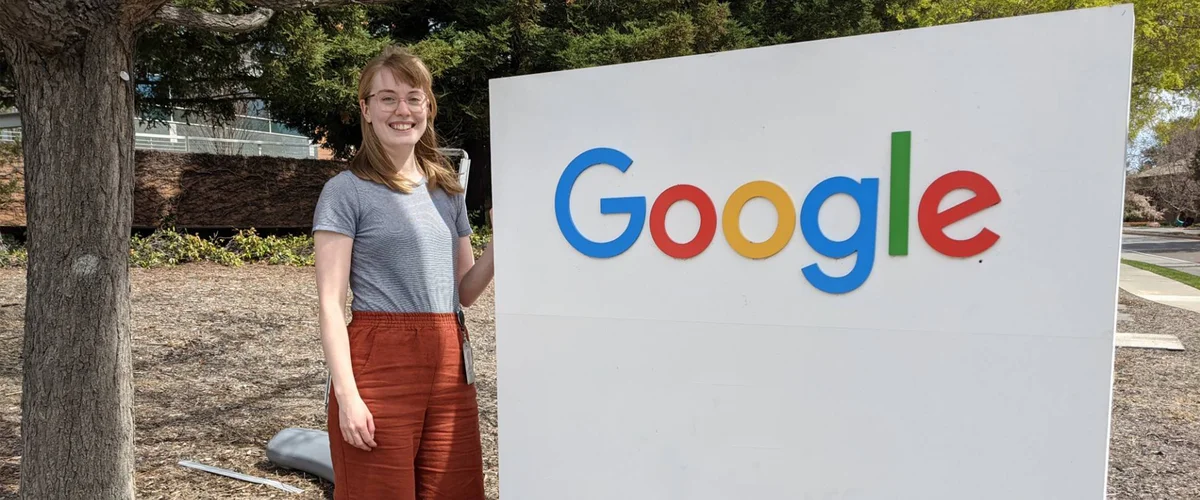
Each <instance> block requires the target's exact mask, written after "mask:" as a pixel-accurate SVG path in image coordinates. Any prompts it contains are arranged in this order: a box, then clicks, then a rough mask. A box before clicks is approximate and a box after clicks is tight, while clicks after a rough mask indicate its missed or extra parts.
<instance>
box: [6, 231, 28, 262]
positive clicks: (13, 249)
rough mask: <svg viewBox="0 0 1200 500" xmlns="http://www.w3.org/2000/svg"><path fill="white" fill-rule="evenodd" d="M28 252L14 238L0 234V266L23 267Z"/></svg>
mask: <svg viewBox="0 0 1200 500" xmlns="http://www.w3.org/2000/svg"><path fill="white" fill-rule="evenodd" d="M28 260H29V253H28V252H27V251H26V250H25V247H23V246H21V244H20V243H19V242H17V240H16V239H14V238H12V237H11V236H8V235H6V234H0V267H24V266H25V263H26V262H28Z"/></svg>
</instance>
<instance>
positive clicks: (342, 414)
mask: <svg viewBox="0 0 1200 500" xmlns="http://www.w3.org/2000/svg"><path fill="white" fill-rule="evenodd" d="M347 399H348V401H346V404H342V402H341V401H338V423H339V424H340V426H341V428H342V439H344V440H346V442H347V443H350V445H351V446H354V447H355V448H359V449H361V450H364V451H371V449H372V448H374V447H375V446H376V445H375V420H374V419H373V418H372V417H371V410H370V409H368V408H367V404H366V403H364V402H363V400H362V398H360V397H350V398H347Z"/></svg>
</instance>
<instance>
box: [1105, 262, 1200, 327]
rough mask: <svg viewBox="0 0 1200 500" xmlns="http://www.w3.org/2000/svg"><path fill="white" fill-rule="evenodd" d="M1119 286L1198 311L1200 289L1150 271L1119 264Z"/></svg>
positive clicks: (1160, 300)
mask: <svg viewBox="0 0 1200 500" xmlns="http://www.w3.org/2000/svg"><path fill="white" fill-rule="evenodd" d="M1140 257H1146V256H1144V255H1142V256H1140ZM1138 260H1141V259H1138ZM1120 287H1121V288H1123V289H1125V291H1127V292H1129V293H1132V294H1134V295H1137V296H1138V297H1141V298H1143V299H1146V300H1152V301H1155V302H1158V303H1161V304H1166V305H1169V306H1174V307H1178V308H1180V309H1185V310H1188V311H1192V312H1196V313H1200V290H1198V289H1195V288H1192V287H1190V286H1188V285H1185V284H1183V283H1180V282H1178V281H1175V280H1173V279H1170V278H1166V277H1163V276H1159V275H1157V274H1154V273H1152V272H1150V271H1143V270H1141V269H1138V268H1136V267H1133V266H1129V265H1126V264H1121V276H1120Z"/></svg>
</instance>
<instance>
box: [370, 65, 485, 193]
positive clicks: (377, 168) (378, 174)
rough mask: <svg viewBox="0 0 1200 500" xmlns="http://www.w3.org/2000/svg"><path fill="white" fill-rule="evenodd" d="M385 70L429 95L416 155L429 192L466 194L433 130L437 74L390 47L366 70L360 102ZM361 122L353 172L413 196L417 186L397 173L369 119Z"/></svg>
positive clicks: (418, 166) (415, 151)
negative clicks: (360, 135) (434, 85)
mask: <svg viewBox="0 0 1200 500" xmlns="http://www.w3.org/2000/svg"><path fill="white" fill-rule="evenodd" d="M383 70H388V71H391V72H392V75H393V76H395V77H396V79H397V80H400V81H403V82H405V83H407V84H409V85H412V86H413V87H417V88H420V89H422V90H424V91H425V95H426V96H427V99H428V103H429V109H428V114H427V118H426V123H425V133H424V134H423V135H421V139H420V140H419V141H418V142H417V145H416V147H415V149H414V151H413V155H415V156H416V160H417V168H419V169H420V170H421V172H422V173H424V174H425V179H426V182H427V183H428V184H429V189H434V188H441V189H442V190H443V191H446V192H447V193H461V192H463V187H462V184H460V183H459V182H458V175H457V174H456V173H455V172H454V168H453V167H451V166H450V161H449V160H447V159H446V157H445V156H444V155H442V153H441V152H439V151H438V147H439V146H438V139H437V133H436V132H434V129H433V119H434V118H435V117H436V116H437V98H435V97H434V95H433V75H432V74H431V73H430V72H429V68H427V67H426V66H425V63H424V62H422V61H421V59H420V58H418V57H417V56H415V55H413V54H412V53H410V52H408V51H407V50H404V49H403V48H400V47H396V46H388V47H387V48H385V49H384V50H383V52H382V53H380V54H379V55H378V56H375V58H373V59H371V60H370V61H369V62H367V65H366V66H364V67H363V69H362V74H361V75H360V76H359V79H358V99H359V102H363V101H365V100H366V99H367V95H368V94H370V92H371V81H372V80H373V79H374V78H375V75H376V74H377V73H378V72H380V71H383ZM403 105H404V104H401V106H403ZM359 122H360V126H361V128H362V145H361V146H360V147H359V150H358V151H356V152H355V154H354V157H353V158H351V159H350V171H351V172H353V173H354V174H355V175H357V176H358V177H360V178H362V179H365V180H370V181H375V182H378V183H380V184H383V185H385V186H387V187H389V188H391V189H392V190H395V191H399V192H401V193H411V192H412V190H413V188H414V187H416V184H414V183H413V182H412V181H410V180H408V179H406V178H404V177H403V176H401V175H400V174H399V173H397V172H396V168H395V166H393V165H392V161H391V160H390V159H388V156H387V153H386V152H385V151H384V149H383V144H382V143H380V142H379V137H378V136H376V135H375V129H373V128H371V124H370V123H367V121H366V120H365V119H360V120H359Z"/></svg>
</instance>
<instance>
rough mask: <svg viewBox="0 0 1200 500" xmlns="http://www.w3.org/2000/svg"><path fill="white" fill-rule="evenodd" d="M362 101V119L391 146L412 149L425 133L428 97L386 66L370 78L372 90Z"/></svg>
mask: <svg viewBox="0 0 1200 500" xmlns="http://www.w3.org/2000/svg"><path fill="white" fill-rule="evenodd" d="M367 96H368V97H367V98H366V99H365V102H362V103H360V106H362V110H363V119H365V120H367V122H368V123H370V124H371V128H372V129H373V130H374V131H375V136H376V137H379V142H381V143H383V146H384V147H385V148H387V149H389V150H395V149H412V148H413V147H415V146H416V144H417V142H418V141H420V139H421V136H422V135H424V134H425V127H426V123H427V122H428V120H427V117H428V111H429V99H428V98H427V97H426V95H425V92H424V91H423V90H421V89H420V88H417V87H413V86H411V85H409V84H407V83H404V81H402V80H397V79H396V77H395V76H394V75H392V72H391V71H388V70H387V69H384V70H383V71H379V72H377V73H375V77H374V78H372V79H371V91H370V92H369V93H368V94H367Z"/></svg>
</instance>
